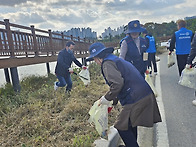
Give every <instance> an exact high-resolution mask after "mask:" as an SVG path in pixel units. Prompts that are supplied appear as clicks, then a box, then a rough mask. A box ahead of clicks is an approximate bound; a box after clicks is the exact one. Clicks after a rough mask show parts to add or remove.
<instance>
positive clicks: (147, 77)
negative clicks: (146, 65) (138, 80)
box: [145, 74, 158, 97]
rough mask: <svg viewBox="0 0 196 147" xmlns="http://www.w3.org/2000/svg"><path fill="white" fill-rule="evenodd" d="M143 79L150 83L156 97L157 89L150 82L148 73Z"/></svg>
mask: <svg viewBox="0 0 196 147" xmlns="http://www.w3.org/2000/svg"><path fill="white" fill-rule="evenodd" d="M145 80H146V82H147V83H148V85H150V88H151V89H152V91H153V93H154V95H155V97H157V96H158V93H157V90H156V88H155V86H154V84H153V83H152V79H151V78H150V75H149V74H147V75H146V77H145Z"/></svg>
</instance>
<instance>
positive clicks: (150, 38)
mask: <svg viewBox="0 0 196 147" xmlns="http://www.w3.org/2000/svg"><path fill="white" fill-rule="evenodd" d="M146 39H147V41H148V42H149V46H148V48H147V50H146V52H147V53H156V46H155V39H154V37H153V36H152V35H146Z"/></svg>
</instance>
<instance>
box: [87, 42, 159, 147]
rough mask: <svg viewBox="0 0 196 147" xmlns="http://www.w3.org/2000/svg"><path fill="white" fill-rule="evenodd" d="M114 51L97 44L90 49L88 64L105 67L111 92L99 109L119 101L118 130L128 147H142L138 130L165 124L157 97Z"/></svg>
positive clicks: (116, 126) (106, 79) (104, 98)
mask: <svg viewBox="0 0 196 147" xmlns="http://www.w3.org/2000/svg"><path fill="white" fill-rule="evenodd" d="M113 51H114V48H113V47H108V48H106V47H105V46H104V44H102V43H100V42H97V43H93V44H92V45H91V46H90V47H89V53H90V56H89V57H88V58H87V61H92V60H94V61H95V62H96V63H97V64H98V65H101V71H102V75H103V77H104V79H105V81H106V83H107V84H108V85H109V90H108V92H106V94H105V95H104V96H102V97H101V98H100V100H99V103H100V104H99V105H109V103H110V101H113V105H116V104H117V101H118V100H119V101H120V103H121V105H122V110H121V112H120V114H119V115H118V117H117V120H116V122H115V124H114V127H115V128H116V129H117V130H118V132H119V134H120V136H121V138H122V140H123V142H124V144H125V145H126V147H138V143H137V126H144V127H152V126H153V124H154V123H157V122H161V116H160V113H159V109H158V105H157V102H156V99H155V95H154V93H153V91H152V89H151V88H150V86H149V85H148V83H147V82H146V81H145V79H144V78H143V77H142V75H141V74H140V72H139V71H138V70H137V69H136V68H135V67H134V66H133V65H132V64H131V63H130V62H128V61H125V60H124V59H121V58H119V57H117V56H115V55H113V54H112V53H113Z"/></svg>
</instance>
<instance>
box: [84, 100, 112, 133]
mask: <svg viewBox="0 0 196 147" xmlns="http://www.w3.org/2000/svg"><path fill="white" fill-rule="evenodd" d="M98 104H99V100H97V101H96V102H95V103H94V104H93V106H92V107H91V109H90V111H89V114H90V118H89V120H88V121H89V123H94V125H95V129H96V130H97V132H98V133H99V135H100V136H102V137H104V136H106V134H107V133H106V132H107V130H108V106H107V105H100V106H98Z"/></svg>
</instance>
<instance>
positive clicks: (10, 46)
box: [4, 19, 14, 57]
mask: <svg viewBox="0 0 196 147" xmlns="http://www.w3.org/2000/svg"><path fill="white" fill-rule="evenodd" d="M4 22H5V28H6V30H7V39H8V46H9V48H8V49H9V50H10V56H11V57H14V45H13V38H12V31H11V30H10V23H9V19H4Z"/></svg>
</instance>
